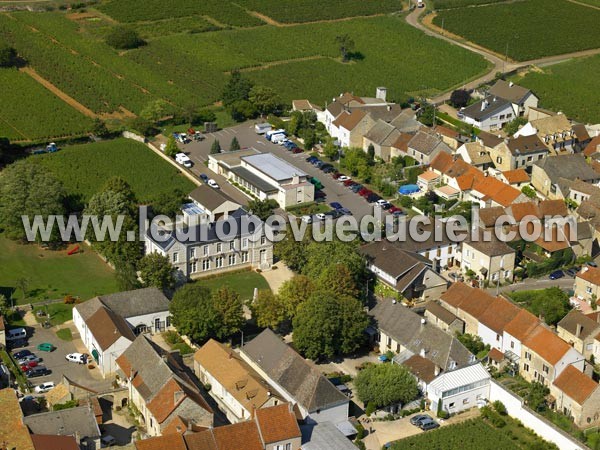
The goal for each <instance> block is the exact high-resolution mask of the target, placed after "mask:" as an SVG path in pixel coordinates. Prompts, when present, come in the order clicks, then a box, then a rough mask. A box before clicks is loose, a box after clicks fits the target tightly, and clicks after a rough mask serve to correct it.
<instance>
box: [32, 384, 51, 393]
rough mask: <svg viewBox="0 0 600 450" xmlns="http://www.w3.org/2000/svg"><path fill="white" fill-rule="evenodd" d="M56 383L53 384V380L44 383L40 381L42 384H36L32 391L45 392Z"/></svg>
mask: <svg viewBox="0 0 600 450" xmlns="http://www.w3.org/2000/svg"><path fill="white" fill-rule="evenodd" d="M55 386H56V385H55V384H54V381H48V382H46V383H42V384H38V385H37V386H36V387H35V389H34V392H35V393H36V394H45V393H46V392H48V391H50V390H52V389H54V387H55Z"/></svg>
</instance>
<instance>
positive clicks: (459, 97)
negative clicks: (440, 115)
mask: <svg viewBox="0 0 600 450" xmlns="http://www.w3.org/2000/svg"><path fill="white" fill-rule="evenodd" d="M469 100H471V94H469V91H467V90H465V89H457V90H455V91H453V92H452V94H450V103H451V104H452V106H454V107H455V108H464V107H465V106H467V105H468V104H469Z"/></svg>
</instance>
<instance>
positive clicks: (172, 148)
mask: <svg viewBox="0 0 600 450" xmlns="http://www.w3.org/2000/svg"><path fill="white" fill-rule="evenodd" d="M177 153H179V147H177V141H176V140H175V138H174V137H173V136H171V137H169V139H168V140H167V145H166V146H165V155H167V156H170V157H171V158H174V157H175V155H176V154H177Z"/></svg>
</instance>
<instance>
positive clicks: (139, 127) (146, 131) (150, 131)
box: [129, 117, 158, 136]
mask: <svg viewBox="0 0 600 450" xmlns="http://www.w3.org/2000/svg"><path fill="white" fill-rule="evenodd" d="M129 126H130V127H131V129H133V130H134V131H137V132H138V133H140V134H142V135H143V136H152V135H155V134H156V133H158V130H157V129H156V127H155V125H154V123H152V122H151V121H150V120H147V119H144V118H143V117H135V118H133V119H132V120H131V122H130V123H129Z"/></svg>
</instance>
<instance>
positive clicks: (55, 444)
mask: <svg viewBox="0 0 600 450" xmlns="http://www.w3.org/2000/svg"><path fill="white" fill-rule="evenodd" d="M31 440H32V441H33V446H34V447H35V450H79V445H78V444H77V441H76V440H75V438H74V437H73V436H55V435H50V434H32V435H31Z"/></svg>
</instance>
